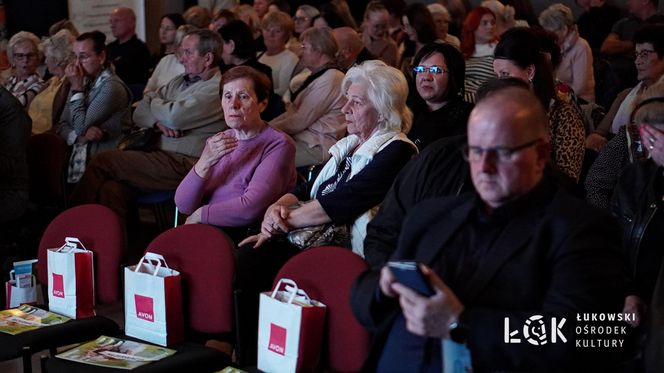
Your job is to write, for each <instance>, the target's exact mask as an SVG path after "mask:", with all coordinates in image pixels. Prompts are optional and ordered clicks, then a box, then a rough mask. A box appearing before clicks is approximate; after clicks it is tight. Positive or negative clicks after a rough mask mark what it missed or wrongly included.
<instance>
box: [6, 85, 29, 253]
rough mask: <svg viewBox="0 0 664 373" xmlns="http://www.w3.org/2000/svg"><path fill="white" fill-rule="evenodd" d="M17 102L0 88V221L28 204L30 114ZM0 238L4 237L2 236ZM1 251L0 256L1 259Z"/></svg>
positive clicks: (19, 213) (12, 217)
mask: <svg viewBox="0 0 664 373" xmlns="http://www.w3.org/2000/svg"><path fill="white" fill-rule="evenodd" d="M22 106H23V105H22V104H21V102H20V101H19V100H18V99H17V98H16V97H15V96H13V95H12V94H11V93H10V92H9V91H7V90H6V89H5V88H4V87H0V174H2V177H1V178H0V209H2V214H0V224H2V228H3V229H2V230H0V232H3V233H4V232H5V231H4V228H7V226H6V224H7V223H9V222H12V221H15V220H17V219H19V218H20V217H22V216H23V214H24V213H25V210H26V208H27V207H28V163H27V159H26V149H27V146H28V139H29V138H30V117H29V116H28V113H27V112H26V111H25V110H24V109H23V107H22ZM3 238H4V237H3ZM4 254H5V253H2V254H1V255H2V256H0V257H2V258H4Z"/></svg>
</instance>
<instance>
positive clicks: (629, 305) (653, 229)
mask: <svg viewBox="0 0 664 373" xmlns="http://www.w3.org/2000/svg"><path fill="white" fill-rule="evenodd" d="M634 123H636V125H637V126H638V130H639V132H640V138H641V140H642V145H641V146H643V147H644V149H643V151H645V152H646V153H647V157H646V156H645V154H644V157H643V158H642V159H634V161H633V162H632V163H630V164H628V165H626V167H625V168H623V170H622V171H621V173H620V176H619V177H618V180H617V183H616V187H615V189H614V190H613V195H612V196H611V204H610V209H611V212H612V213H613V215H614V216H615V217H616V218H617V219H618V221H619V222H621V223H622V225H623V228H624V229H623V232H624V236H623V240H622V242H623V253H624V255H623V258H624V260H625V262H626V263H627V267H626V268H628V269H629V271H630V273H629V274H630V277H631V288H630V289H629V291H630V292H629V294H630V295H629V296H628V297H627V298H626V299H625V309H624V310H623V311H624V312H628V313H635V314H636V315H637V318H636V320H634V322H633V323H632V326H638V325H639V324H641V323H642V322H643V321H645V320H646V319H647V317H646V314H647V309H648V305H649V304H650V301H651V300H652V297H653V292H654V290H655V281H656V279H657V277H658V276H659V272H660V268H661V264H662V258H663V255H662V254H663V252H662V250H661V242H662V239H663V237H662V233H661V232H662V231H661V227H662V221H663V219H664V216H662V212H661V209H660V207H661V205H662V201H663V199H662V197H664V188H662V187H663V186H664V183H662V181H663V180H662V178H663V173H662V170H663V169H662V166H664V83H659V84H656V85H655V86H653V87H652V90H650V91H649V92H648V93H647V94H646V95H644V96H643V100H642V101H641V102H639V104H638V105H637V106H636V108H635V110H634ZM630 145H631V146H630V147H636V146H637V145H636V144H633V143H632V144H630Z"/></svg>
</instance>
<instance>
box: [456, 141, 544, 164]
mask: <svg viewBox="0 0 664 373" xmlns="http://www.w3.org/2000/svg"><path fill="white" fill-rule="evenodd" d="M540 141H542V139H541V138H540V139H535V140H533V141H529V142H527V143H525V144H521V145H517V146H496V147H492V148H483V147H481V146H472V145H466V146H464V147H463V149H462V151H463V158H464V159H465V160H466V161H468V162H479V161H480V160H482V156H483V155H484V154H486V155H487V156H488V157H490V158H492V159H494V160H496V161H497V162H499V163H500V162H511V161H512V160H513V159H514V155H515V154H516V153H518V152H520V151H522V150H524V149H527V148H529V147H531V146H533V145H535V144H537V143H539V142H540Z"/></svg>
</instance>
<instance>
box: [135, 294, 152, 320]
mask: <svg viewBox="0 0 664 373" xmlns="http://www.w3.org/2000/svg"><path fill="white" fill-rule="evenodd" d="M134 302H135V303H136V317H138V318H139V319H143V320H146V321H149V322H154V312H153V309H154V308H153V301H152V298H150V297H145V296H142V295H138V294H134Z"/></svg>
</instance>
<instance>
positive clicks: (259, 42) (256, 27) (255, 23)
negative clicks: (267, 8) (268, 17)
mask: <svg viewBox="0 0 664 373" xmlns="http://www.w3.org/2000/svg"><path fill="white" fill-rule="evenodd" d="M233 12H235V15H236V16H237V18H238V19H239V20H241V21H242V22H244V23H246V24H247V26H249V29H251V33H252V37H253V39H254V45H255V46H254V48H256V50H257V51H260V52H262V51H264V50H265V43H264V42H263V35H262V34H261V19H260V18H259V17H258V15H256V11H255V10H254V8H253V7H252V6H251V5H249V4H240V5H238V6H236V7H235V8H234V10H233Z"/></svg>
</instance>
